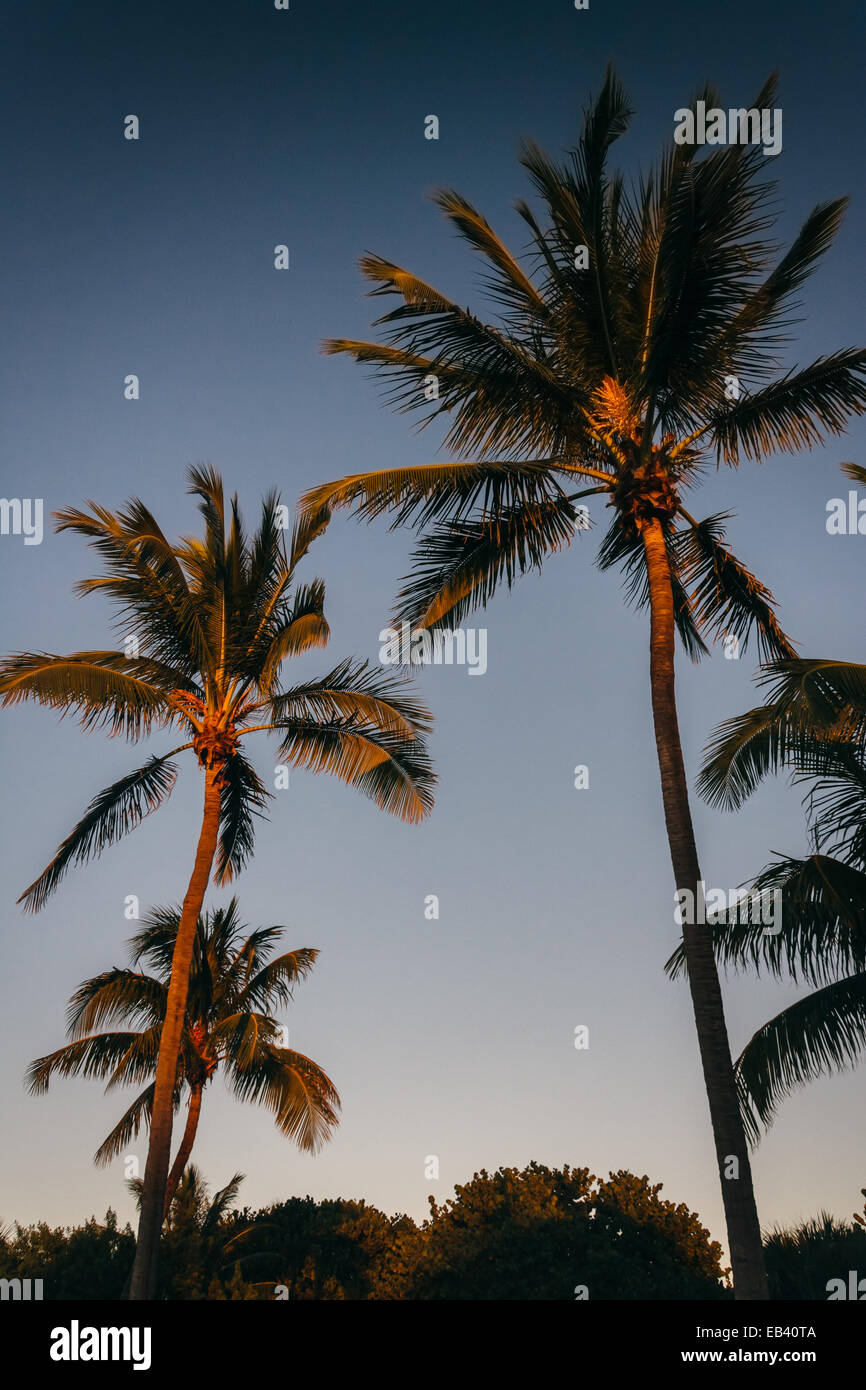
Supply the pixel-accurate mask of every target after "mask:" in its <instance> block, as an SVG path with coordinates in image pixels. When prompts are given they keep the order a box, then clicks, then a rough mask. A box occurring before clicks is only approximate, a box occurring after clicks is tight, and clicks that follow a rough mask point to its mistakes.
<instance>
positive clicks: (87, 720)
mask: <svg viewBox="0 0 866 1390" xmlns="http://www.w3.org/2000/svg"><path fill="white" fill-rule="evenodd" d="M178 684H179V682H178V678H177V673H176V672H175V671H174V670H172V669H171V668H170V667H166V666H164V665H163V664H162V663H161V662H157V661H152V660H149V659H146V658H133V657H127V656H125V655H124V654H123V652H112V651H87V652H72V653H71V654H70V655H69V656H55V655H53V654H52V653H50V652H18V653H15V654H14V655H12V656H9V657H6V658H5V659H4V660H2V661H0V706H2V707H4V708H8V707H9V706H10V705H17V704H21V703H22V702H23V701H25V700H33V701H35V702H36V703H38V704H41V705H47V706H48V708H49V709H55V710H60V711H61V712H62V715H65V714H67V713H70V712H71V713H73V714H74V715H75V716H77V717H78V718H79V719H80V722H81V726H82V728H84V729H95V728H107V729H108V732H109V734H112V735H114V734H123V735H125V737H126V738H129V739H139V738H141V737H143V736H144V735H145V734H148V733H150V731H151V728H152V727H153V725H154V724H157V725H166V724H168V723H169V722H170V721H171V720H172V718H173V717H174V711H173V710H172V708H171V706H170V705H169V703H168V701H167V698H166V697H167V694H168V691H169V690H171V689H173V688H174V687H176V686H177V685H178Z"/></svg>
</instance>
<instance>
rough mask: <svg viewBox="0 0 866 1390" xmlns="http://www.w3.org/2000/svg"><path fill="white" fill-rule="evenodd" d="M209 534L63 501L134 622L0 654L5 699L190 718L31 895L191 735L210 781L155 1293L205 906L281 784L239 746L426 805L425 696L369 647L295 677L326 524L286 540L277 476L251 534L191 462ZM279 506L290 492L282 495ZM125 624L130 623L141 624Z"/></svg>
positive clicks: (150, 1272)
mask: <svg viewBox="0 0 866 1390" xmlns="http://www.w3.org/2000/svg"><path fill="white" fill-rule="evenodd" d="M189 477H190V489H189V490H190V492H191V493H193V494H194V495H196V496H197V497H198V499H199V510H200V512H201V514H202V517H203V519H204V537H203V538H202V539H199V538H197V537H186V538H183V539H181V540H180V541H178V542H176V543H174V544H172V543H170V542H169V541H168V540H167V539H166V537H165V535H164V534H163V532H162V531H161V529H160V527H159V525H158V523H157V521H156V519H155V518H154V517H153V516H152V515H151V513H150V512H149V511H148V509H147V508H146V507H145V505H144V503H143V502H141V501H139V500H138V499H137V498H133V499H132V500H131V501H130V502H129V503H128V504H127V505H126V507H125V508H123V509H121V510H120V511H118V512H111V511H109V510H108V509H107V508H105V507H102V506H98V505H97V504H96V503H90V504H89V507H90V510H89V511H79V510H77V509H75V508H69V509H67V510H64V511H61V512H60V513H58V514H57V529H58V530H60V531H66V530H70V531H77V532H78V533H80V534H81V535H84V536H86V537H87V539H88V541H89V542H90V543H91V544H92V545H93V546H94V547H95V549H96V550H97V552H98V553H99V555H100V556H101V558H102V560H103V562H104V566H105V573H104V574H102V575H100V576H98V577H96V578H93V579H85V580H83V581H81V583H80V584H79V585H78V588H79V591H80V592H81V593H84V594H89V593H98V594H104V595H106V596H107V597H108V598H109V599H111V600H113V601H114V603H115V605H116V606H117V609H118V611H119V617H120V620H121V623H122V624H123V628H122V630H123V631H124V632H125V633H127V634H128V636H127V638H126V643H125V649H124V650H123V651H117V650H114V651H83V652H74V653H72V654H71V655H70V656H55V655H49V654H46V653H44V652H24V653H20V654H17V655H13V656H10V657H8V658H6V659H5V660H4V661H2V662H0V701H2V703H3V704H4V705H12V704H17V703H18V702H20V701H22V700H35V701H38V702H39V703H41V704H44V705H48V706H49V708H51V709H54V710H58V711H60V713H61V714H67V713H73V714H75V715H77V716H78V718H79V719H80V721H81V723H82V725H83V727H84V728H85V729H86V730H92V729H95V728H105V729H107V730H108V732H109V733H110V734H124V735H125V736H126V737H127V738H128V739H129V740H131V741H132V742H137V741H138V740H140V739H142V738H145V737H147V736H148V735H150V734H151V732H152V731H153V730H154V729H155V728H156V729H180V730H181V731H182V736H183V742H181V743H180V744H178V745H177V746H176V747H174V748H172V749H170V750H169V751H168V752H160V753H154V754H153V755H152V756H151V757H150V758H149V759H148V761H147V762H146V763H145V764H144V765H143V766H142V767H139V768H136V769H135V770H134V771H132V772H129V773H127V774H126V775H125V776H124V777H122V778H120V780H119V781H117V782H115V783H114V784H113V785H112V786H110V787H107V788H105V790H103V791H101V792H100V793H99V794H98V795H97V796H95V797H94V798H93V800H92V801H91V803H90V805H89V806H88V808H87V810H86V812H85V814H84V816H83V817H82V819H81V820H80V821H79V822H78V824H77V825H76V826H75V827H74V829H73V830H72V831H71V832H70V834H69V835H68V836H67V837H66V839H65V840H64V841H63V843H62V844H61V846H60V847H59V849H58V850H57V853H56V854H55V856H54V858H53V859H52V861H51V863H50V864H49V865H48V867H47V868H46V869H45V870H44V871H43V872H42V873H41V874H40V875H39V877H38V878H37V879H36V880H35V882H34V883H32V884H31V885H30V887H29V888H28V889H27V890H26V892H25V893H24V894H22V897H21V899H20V900H19V901H22V902H23V903H24V904H25V907H26V908H27V909H28V910H30V911H35V910H37V909H38V908H40V907H41V906H42V904H43V903H44V902H45V900H46V899H47V897H48V896H49V894H50V893H51V892H52V891H53V890H54V889H55V888H56V887H57V885H58V883H59V882H60V880H61V879H62V877H63V875H64V874H65V873H66V871H67V869H68V868H69V866H70V865H71V864H73V863H76V862H79V863H80V862H83V861H86V860H88V859H89V858H91V856H93V855H95V854H99V853H100V852H101V851H102V850H103V849H104V848H105V847H106V846H107V845H109V844H112V843H113V842H114V841H116V840H118V839H119V838H120V836H121V835H123V834H125V833H126V832H127V831H129V830H131V829H133V828H134V827H135V826H137V825H138V824H140V822H141V820H142V819H143V817H144V816H145V815H146V814H148V813H149V812H150V811H153V810H155V809H156V808H157V807H158V806H160V805H162V803H163V802H164V801H165V800H166V799H167V797H168V796H169V794H170V792H171V790H172V788H173V786H174V783H175V780H176V777H177V766H176V761H175V760H176V759H177V757H178V756H179V755H180V754H182V753H186V752H191V753H192V754H193V755H194V757H195V759H196V761H197V763H198V766H199V767H200V769H201V772H202V776H203V781H204V807H203V813H202V820H201V827H200V831H199V837H198V844H197V848H196V852H195V861H194V865H193V870H192V874H191V877H190V880H189V886H188V888H187V891H186V896H185V897H184V900H183V906H182V910H181V917H180V925H179V929H178V932H177V938H176V941H175V945H174V952H173V956H172V970H171V980H170V983H169V987H168V996H167V1000H166V1013H165V1023H164V1025H163V1029H162V1033H161V1037H160V1046H159V1058H158V1062H157V1067H156V1076H155V1079H154V1096H153V1107H152V1116H151V1126H150V1144H149V1148H148V1156H147V1165H146V1167H145V1173H144V1188H143V1197H142V1205H141V1220H140V1224H139V1231H138V1243H137V1247H136V1256H135V1268H134V1272H133V1279H132V1285H131V1293H130V1297H132V1298H134V1299H141V1298H148V1297H150V1296H152V1293H153V1289H154V1287H155V1279H156V1262H157V1258H158V1247H159V1233H160V1228H161V1226H162V1218H163V1210H164V1204H165V1188H166V1180H167V1177H168V1167H169V1157H170V1150H171V1127H172V1108H173V1098H174V1093H175V1074H176V1069H177V1062H178V1053H179V1049H180V1045H181V1038H182V1036H183V1028H184V1018H185V1013H186V998H187V987H188V979H189V971H190V964H191V960H192V953H193V947H194V943H195V932H196V922H197V921H198V917H199V914H200V912H201V908H202V903H203V901H204V895H205V891H206V889H207V885H208V881H209V879H210V876H211V871H212V869H215V872H214V878H215V881H216V882H217V883H218V884H225V883H228V882H229V881H230V880H231V879H232V878H234V876H235V875H236V874H237V873H238V871H239V870H240V869H241V868H242V866H243V864H244V863H245V862H246V860H247V859H248V858H249V856H250V854H251V852H252V848H253V843H254V831H255V820H256V817H257V816H260V815H262V814H263V812H264V809H265V807H266V805H267V802H268V800H269V799H270V793H269V792H268V790H267V788H266V787H265V785H264V783H263V782H262V781H261V779H260V778H259V776H258V774H257V773H256V771H255V768H254V767H253V765H252V764H251V763H250V762H249V761H248V759H247V757H246V754H245V752H244V740H245V739H247V738H248V737H249V736H250V735H251V734H255V733H275V734H276V735H277V736H278V737H279V739H280V740H281V742H280V745H279V757H280V759H281V762H282V763H291V764H293V765H294V766H296V767H302V768H307V769H309V770H311V771H313V772H328V773H331V774H333V775H334V776H336V777H339V778H340V779H341V780H342V781H344V782H348V783H350V784H351V785H352V786H355V787H357V788H358V789H359V790H360V791H362V792H364V793H365V794H366V795H367V796H370V797H372V799H373V800H374V801H375V802H376V804H377V805H378V806H380V807H381V808H382V809H384V810H386V811H390V812H392V813H393V814H395V815H398V816H400V817H401V818H403V819H404V820H408V821H419V820H421V819H422V818H423V817H424V816H425V815H426V814H427V813H428V812H429V810H430V808H431V806H432V787H433V784H434V781H435V778H434V775H433V773H432V770H431V766H430V761H429V757H428V754H427V750H426V745H425V735H426V733H427V732H428V730H429V728H430V725H431V717H430V715H429V713H428V711H427V710H426V709H425V707H424V706H423V705H422V704H421V703H420V702H419V701H418V700H416V699H414V698H412V697H411V696H410V695H409V694H407V693H406V691H405V686H403V685H402V684H397V683H395V682H393V681H388V680H386V679H384V678H383V677H382V674H381V673H380V672H377V671H375V670H373V669H368V667H367V663H356V662H352V661H343V662H341V663H340V664H339V665H338V666H336V667H334V668H333V670H331V671H330V672H329V673H328V674H327V675H326V676H324V677H322V678H321V679H320V680H308V681H304V682H302V683H301V684H299V685H295V686H290V687H286V686H284V685H283V683H282V679H281V672H282V666H283V662H284V660H285V659H286V658H287V657H290V656H295V655H298V654H299V653H301V652H304V651H306V650H307V649H308V648H311V647H321V646H324V645H325V644H326V642H327V640H328V636H329V633H328V625H327V622H326V620H325V617H324V613H323V603H324V585H323V584H322V581H321V580H319V579H316V580H313V581H312V582H311V583H309V584H297V585H296V584H295V569H296V566H297V565H298V563H299V562H300V560H301V559H302V558H303V557H304V555H305V554H306V552H307V550H308V549H309V546H310V543H311V541H312V540H313V539H314V537H315V536H316V534H317V533H318V530H319V529H320V528H316V527H308V526H305V525H299V526H296V528H295V530H294V532H293V536H292V544H291V549H290V551H289V552H288V553H287V551H286V547H285V543H284V538H283V531H282V530H281V528H280V525H279V522H280V520H281V513H279V512H278V510H277V508H278V507H279V506H280V504H279V498H278V495H277V494H276V493H271V494H269V495H268V496H267V497H266V498H265V499H264V500H263V503H262V513H261V521H260V523H259V526H258V529H257V531H256V532H255V534H254V535H252V536H251V537H250V536H248V535H247V532H246V529H245V527H244V523H243V519H242V516H241V513H240V511H239V508H238V503H237V498H236V497H233V498H232V500H231V503H230V505H229V506H228V507H227V506H226V504H225V500H224V495H223V485H222V480H221V478H220V477H219V475H218V474H217V473H216V472H214V470H213V469H211V468H210V467H204V466H197V467H195V468H192V469H191V470H190V474H189ZM284 510H285V509H283V511H284ZM130 629H131V631H130Z"/></svg>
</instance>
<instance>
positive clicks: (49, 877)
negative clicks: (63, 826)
mask: <svg viewBox="0 0 866 1390" xmlns="http://www.w3.org/2000/svg"><path fill="white" fill-rule="evenodd" d="M189 747H191V744H188V743H186V744H183V745H182V746H181V747H180V748H174V749H172V751H171V752H170V753H166V754H164V755H163V756H162V757H152V758H149V759H148V760H147V762H146V763H145V764H144V766H143V767H139V768H136V769H135V771H134V772H128V773H127V774H126V776H125V777H121V778H120V780H119V781H117V782H114V783H113V784H112V785H111V786H110V787H106V788H105V790H104V791H101V792H99V794H98V795H97V796H95V797H94V798H93V800H92V801H91V803H90V805H89V806H88V808H87V810H86V811H85V813H84V815H83V816H82V818H81V820H80V821H79V822H78V824H77V825H76V826H75V827H74V828H73V829H72V830H71V831H70V833H69V834H68V835H67V837H66V839H65V840H64V841H63V843H62V844H61V845H60V846H59V848H58V850H57V853H56V854H55V856H54V858H53V859H52V861H51V863H50V864H49V865H48V867H47V868H46V869H44V870H43V871H42V873H41V874H40V875H39V877H38V878H37V879H36V880H35V881H34V882H33V883H31V885H30V887H29V888H27V889H25V891H24V892H23V893H22V894H21V897H20V898H19V899H18V901H19V902H20V903H23V904H24V909H25V911H26V912H38V911H39V909H40V908H41V907H42V906H43V905H44V903H45V902H46V900H47V898H48V897H50V895H51V894H52V893H53V892H54V890H55V888H56V887H57V885H58V884H59V883H60V881H61V879H62V878H63V875H64V874H65V873H66V871H67V869H68V868H69V867H70V865H71V864H84V863H86V862H87V861H88V860H89V859H91V858H92V857H93V855H96V854H100V853H101V852H102V850H104V849H105V848H106V847H107V846H108V845H112V844H114V843H115V842H116V841H117V840H119V839H120V838H121V837H122V836H123V835H125V834H127V832H128V831H130V830H132V829H134V827H135V826H137V825H140V824H141V822H142V821H143V820H144V817H145V816H147V815H149V814H150V812H151V811H154V810H156V808H157V807H158V806H161V805H162V803H163V801H165V799H166V798H167V797H168V796H169V795H170V793H171V790H172V788H173V787H174V784H175V781H176V779H177V769H176V768H175V765H174V763H173V762H172V761H171V759H172V758H174V757H175V756H176V755H177V754H178V753H181V752H183V751H184V749H186V748H189Z"/></svg>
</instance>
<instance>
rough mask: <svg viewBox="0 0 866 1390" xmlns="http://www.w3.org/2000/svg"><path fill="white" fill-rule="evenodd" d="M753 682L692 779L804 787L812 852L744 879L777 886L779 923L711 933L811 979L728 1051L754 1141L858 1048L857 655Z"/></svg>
mask: <svg viewBox="0 0 866 1390" xmlns="http://www.w3.org/2000/svg"><path fill="white" fill-rule="evenodd" d="M761 683H762V684H763V685H765V686H769V687H770V698H769V699H768V700H767V701H765V703H764V704H763V705H761V706H759V707H758V708H757V709H753V710H749V711H748V712H747V713H746V714H743V715H739V716H738V717H736V718H734V719H730V720H728V721H726V723H724V724H723V725H721V726H720V728H719V730H718V731H717V733H716V736H715V738H714V739H713V742H712V743H711V745H710V748H709V750H708V758H707V761H706V763H705V765H704V769H703V772H702V775H701V782H700V786H701V790H702V792H703V794H704V796H705V797H706V798H707V800H708V801H710V802H711V803H712V804H714V805H721V806H725V807H726V808H728V809H735V808H737V807H739V806H741V805H742V803H743V801H744V800H745V798H746V797H747V796H749V795H750V794H751V792H752V791H753V790H754V789H755V787H756V786H757V785H758V783H759V782H760V781H761V779H762V778H763V777H764V776H766V775H767V773H769V772H771V771H778V770H780V769H782V768H787V769H789V770H790V771H791V773H792V779H793V781H794V782H795V783H797V784H801V785H802V784H804V783H805V784H808V786H809V791H808V793H807V795H806V797H805V801H804V804H805V806H806V810H807V815H808V819H809V823H810V830H811V840H812V853H811V854H809V855H807V856H805V857H803V858H799V859H798V858H789V857H787V856H779V857H778V858H777V859H776V861H775V862H774V863H773V864H771V865H769V866H768V867H767V868H766V869H764V871H763V872H762V873H761V874H759V875H758V877H757V878H756V880H755V882H754V883H753V884H752V887H751V894H750V901H751V902H757V901H760V899H761V898H762V897H763V896H764V895H765V894H768V893H771V892H775V891H778V892H779V893H780V894H781V908H782V914H781V929H780V930H779V931H778V932H767V931H766V930H765V929H764V927H763V925H751V924H743V923H737V922H736V921H727V922H725V921H722V922H719V923H717V924H716V925H715V926H714V927H713V932H712V935H713V940H714V944H715V950H716V956H717V958H718V959H719V960H720V961H721V962H723V963H724V964H725V965H726V966H732V967H733V968H735V969H746V968H749V967H751V968H753V969H754V970H755V971H758V972H760V970H761V969H762V968H763V969H766V970H768V971H769V972H770V974H772V975H773V976H775V977H776V978H777V979H778V978H781V977H782V976H783V975H786V976H787V977H788V978H790V979H791V980H792V981H794V982H795V983H797V982H800V981H806V982H807V983H809V984H812V985H815V986H816V988H815V989H814V990H813V992H812V993H810V994H807V995H805V996H804V997H803V998H802V999H798V1000H797V1001H796V1003H794V1004H791V1005H790V1006H789V1007H788V1008H786V1009H783V1010H782V1012H781V1013H779V1014H777V1015H776V1017H775V1018H772V1019H770V1020H769V1022H768V1023H765V1024H764V1025H763V1027H761V1028H759V1029H758V1031H757V1032H756V1033H755V1035H754V1036H753V1037H752V1038H751V1040H750V1041H749V1042H748V1043H747V1045H746V1047H745V1048H744V1049H743V1051H742V1053H741V1054H740V1056H739V1058H738V1059H737V1062H736V1079H737V1083H738V1086H739V1089H740V1096H741V1105H742V1112H743V1120H744V1124H745V1127H746V1130H747V1132H748V1134H749V1137H750V1139H752V1141H753V1142H757V1140H758V1138H759V1137H760V1134H761V1129H762V1127H766V1126H769V1125H770V1124H772V1122H773V1119H774V1118H775V1114H776V1110H777V1108H778V1105H779V1103H780V1101H781V1100H782V1099H783V1098H784V1097H785V1096H787V1095H789V1094H790V1093H791V1091H792V1090H794V1089H795V1088H797V1087H799V1086H803V1085H805V1084H806V1083H807V1082H808V1081H811V1080H814V1079H815V1078H817V1077H819V1076H823V1075H827V1074H830V1073H833V1072H836V1071H841V1070H843V1069H845V1068H847V1067H850V1066H853V1065H854V1064H855V1063H856V1062H858V1061H859V1060H860V1059H861V1058H862V1057H863V1056H864V1054H866V666H858V665H854V664H851V663H848V662H841V661H823V660H814V659H813V660H799V661H778V662H774V663H771V665H770V666H769V667H768V669H767V670H766V671H765V672H764V674H763V676H762V678H761ZM739 915H740V916H742V915H743V914H742V912H741V913H740V914H739ZM751 915H752V918H753V919H754V918H756V917H757V916H758V914H757V913H753V914H751ZM682 965H683V959H682V951H681V950H680V951H677V952H675V953H674V955H673V956H672V957H671V959H670V961H669V962H668V966H667V968H668V971H669V973H670V974H672V975H673V974H676V973H677V972H678V971H679V970H680V969H681V968H682Z"/></svg>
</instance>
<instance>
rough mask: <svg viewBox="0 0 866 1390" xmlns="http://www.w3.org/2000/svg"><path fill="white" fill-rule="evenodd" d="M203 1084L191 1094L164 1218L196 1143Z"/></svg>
mask: <svg viewBox="0 0 866 1390" xmlns="http://www.w3.org/2000/svg"><path fill="white" fill-rule="evenodd" d="M203 1089H204V1088H203V1087H202V1086H193V1088H192V1090H191V1091H190V1096H189V1110H188V1111H187V1117H186V1128H185V1129H184V1131H183V1138H182V1139H181V1141H180V1148H179V1149H178V1151H177V1153H176V1154H175V1157H174V1163H173V1164H172V1165H171V1172H170V1173H169V1175H168V1181H167V1183H166V1185H165V1205H164V1207H163V1212H162V1219H163V1221H165V1218H166V1217H167V1216H168V1212H169V1208H170V1206H171V1203H172V1198H173V1197H174V1194H175V1192H177V1185H178V1183H179V1182H180V1180H181V1178H182V1177H183V1170H184V1168H185V1167H186V1165H187V1163H188V1162H189V1156H190V1154H191V1153H192V1146H193V1144H194V1143H195V1136H196V1131H197V1129H198V1117H199V1115H200V1114H201V1098H202V1091H203Z"/></svg>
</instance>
